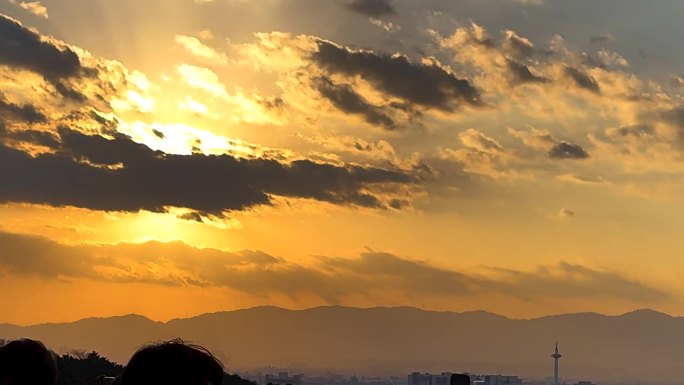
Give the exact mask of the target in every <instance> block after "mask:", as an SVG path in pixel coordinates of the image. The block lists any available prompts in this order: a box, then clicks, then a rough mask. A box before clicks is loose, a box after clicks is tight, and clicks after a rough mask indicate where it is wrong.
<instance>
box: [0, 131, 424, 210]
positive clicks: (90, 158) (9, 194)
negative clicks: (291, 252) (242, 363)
mask: <svg viewBox="0 0 684 385" xmlns="http://www.w3.org/2000/svg"><path fill="white" fill-rule="evenodd" d="M59 139H60V145H59V147H58V148H56V149H55V150H56V151H55V152H54V153H45V154H40V155H37V156H35V157H33V156H30V155H29V154H27V153H24V152H22V151H20V150H16V149H13V148H10V147H7V146H5V145H2V146H0V184H1V185H2V186H3V188H2V189H1V190H0V202H27V203H38V204H47V205H51V206H75V207H82V208H88V209H93V210H104V211H128V212H136V211H140V210H148V211H154V212H162V211H165V207H169V206H172V207H183V208H188V209H191V210H195V211H198V212H202V213H210V214H214V215H220V214H221V213H222V212H224V211H230V210H244V209H247V208H249V207H252V206H255V205H263V204H269V203H270V202H271V196H272V195H278V196H284V197H293V198H294V197H296V198H309V199H315V200H319V201H324V202H330V203H334V204H340V205H355V206H363V207H372V208H386V207H388V204H387V203H385V202H383V199H382V198H381V197H380V196H379V195H377V194H374V193H372V192H371V191H372V189H373V187H374V186H381V185H385V184H405V185H410V184H414V183H415V181H414V179H413V178H412V177H411V176H409V175H407V174H405V173H403V172H400V171H391V170H385V169H379V168H372V167H362V166H356V165H345V166H335V165H331V164H323V163H315V162H313V161H309V160H294V161H292V162H289V163H281V162H279V161H276V160H270V159H258V158H255V159H239V158H235V157H233V156H230V155H216V156H207V155H203V154H192V155H170V154H165V153H162V152H157V151H153V150H151V149H150V148H148V147H146V146H145V145H142V144H139V143H136V142H133V141H132V140H130V139H129V138H128V137H126V136H123V135H121V134H115V135H114V137H113V138H111V139H108V138H105V137H102V136H97V135H94V136H92V135H85V134H82V133H79V132H76V131H73V130H69V129H66V128H61V129H60V131H59Z"/></svg>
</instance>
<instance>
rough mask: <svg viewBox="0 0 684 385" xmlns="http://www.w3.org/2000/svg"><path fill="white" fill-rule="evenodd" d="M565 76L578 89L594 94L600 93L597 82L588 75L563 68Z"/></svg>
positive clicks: (577, 70) (576, 70) (574, 69)
mask: <svg viewBox="0 0 684 385" xmlns="http://www.w3.org/2000/svg"><path fill="white" fill-rule="evenodd" d="M565 74H566V75H567V76H569V77H570V78H571V79H572V80H574V81H575V84H577V85H578V86H579V87H581V88H584V89H586V90H589V91H591V92H594V93H599V92H601V89H600V87H599V84H598V82H597V81H596V79H594V78H592V77H591V76H589V75H588V74H586V73H584V72H582V71H580V70H579V69H577V68H574V67H565Z"/></svg>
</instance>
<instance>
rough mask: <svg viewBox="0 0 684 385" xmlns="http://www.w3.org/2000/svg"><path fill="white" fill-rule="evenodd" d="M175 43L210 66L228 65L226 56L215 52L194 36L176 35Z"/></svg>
mask: <svg viewBox="0 0 684 385" xmlns="http://www.w3.org/2000/svg"><path fill="white" fill-rule="evenodd" d="M175 41H176V43H178V44H179V45H181V46H182V47H183V48H184V49H185V50H186V51H188V52H189V53H191V54H193V55H194V56H195V57H197V58H199V59H202V60H204V61H206V62H208V63H210V64H216V65H225V64H227V63H228V59H227V58H226V54H224V53H219V52H217V51H216V50H214V49H213V48H211V47H209V46H208V45H206V44H204V43H202V41H200V39H198V38H196V37H194V36H185V35H176V37H175Z"/></svg>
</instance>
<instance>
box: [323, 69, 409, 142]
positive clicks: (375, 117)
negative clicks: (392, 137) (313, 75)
mask: <svg viewBox="0 0 684 385" xmlns="http://www.w3.org/2000/svg"><path fill="white" fill-rule="evenodd" d="M315 84H317V87H318V91H319V92H320V93H321V95H322V96H323V97H324V98H326V99H328V100H329V101H330V102H331V103H332V104H333V105H334V106H335V107H337V108H338V109H340V110H341V111H343V112H346V113H350V114H358V115H361V116H363V118H364V120H365V121H366V122H368V123H370V124H373V125H378V126H382V127H384V128H386V129H388V130H391V129H394V128H396V123H395V122H394V121H393V120H392V118H391V117H390V116H389V115H388V114H387V113H386V112H384V111H383V109H382V108H381V107H378V106H375V105H372V104H370V103H369V102H368V101H367V100H366V99H365V98H364V97H363V96H361V95H359V94H358V93H356V91H354V89H353V88H352V86H350V85H348V84H335V83H333V82H332V81H331V80H330V79H329V78H323V77H322V78H318V79H315Z"/></svg>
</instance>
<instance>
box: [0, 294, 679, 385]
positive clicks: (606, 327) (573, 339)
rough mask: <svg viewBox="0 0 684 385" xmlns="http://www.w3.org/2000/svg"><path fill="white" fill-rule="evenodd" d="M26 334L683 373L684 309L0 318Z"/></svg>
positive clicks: (233, 354)
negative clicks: (25, 321)
mask: <svg viewBox="0 0 684 385" xmlns="http://www.w3.org/2000/svg"><path fill="white" fill-rule="evenodd" d="M20 336H26V337H30V338H36V339H40V340H42V341H44V342H45V343H46V344H47V345H48V346H50V347H51V348H52V349H55V350H57V351H59V352H66V351H68V350H71V349H82V350H86V351H90V350H95V351H98V352H100V353H101V354H102V355H104V356H106V357H109V358H111V359H114V360H115V361H118V362H121V363H125V362H126V360H127V359H128V357H130V355H131V354H132V352H133V351H134V350H135V349H136V348H137V347H138V346H139V345H141V344H144V343H146V342H149V341H154V340H160V339H168V338H173V337H181V338H183V339H186V340H189V341H194V342H197V343H200V344H202V345H204V346H206V347H207V348H209V349H210V350H211V351H213V352H216V353H217V355H218V356H219V357H220V358H221V359H222V360H223V361H224V362H225V363H226V366H227V368H228V369H229V370H230V371H236V370H237V371H239V370H244V369H249V368H253V367H261V366H265V365H275V366H280V367H287V366H291V365H292V366H294V367H296V368H300V369H301V370H312V369H326V368H329V369H335V370H343V371H344V370H346V371H354V372H356V373H375V374H389V373H393V374H401V373H408V372H410V371H414V370H419V371H432V372H440V371H475V372H501V373H511V374H519V375H523V376H528V377H536V378H545V377H548V376H550V374H551V368H552V366H551V365H552V361H551V358H550V354H551V351H552V348H553V345H554V343H555V342H556V341H558V342H559V347H560V350H561V353H562V354H563V358H562V359H561V376H562V377H564V378H566V379H568V380H573V379H592V380H604V381H607V380H612V381H618V380H619V381H628V382H637V381H641V382H642V383H651V382H669V383H675V382H677V383H679V382H680V380H681V378H682V373H684V318H680V317H671V316H669V315H667V314H663V313H658V312H655V311H652V310H637V311H634V312H630V313H627V314H624V315H621V316H605V315H601V314H596V313H578V314H566V315H557V316H547V317H542V318H537V319H531V320H515V319H509V318H506V317H503V316H499V315H496V314H491V313H487V312H467V313H453V312H435V311H425V310H420V309H415V308H408V307H401V308H372V309H357V308H345V307H318V308H313V309H308V310H299V311H293V310H286V309H280V308H275V307H257V308H252V309H246V310H237V311H230V312H221V313H212V314H204V315H201V316H197V317H192V318H188V319H175V320H172V321H169V322H167V323H161V322H154V321H152V320H149V319H147V318H145V317H141V316H137V315H128V316H122V317H111V318H89V319H84V320H81V321H77V322H73V323H65V324H44V325H35V326H29V327H19V326H13V325H0V338H16V337H20Z"/></svg>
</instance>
